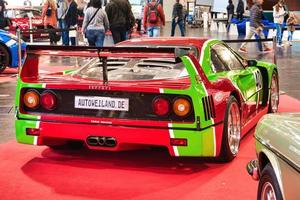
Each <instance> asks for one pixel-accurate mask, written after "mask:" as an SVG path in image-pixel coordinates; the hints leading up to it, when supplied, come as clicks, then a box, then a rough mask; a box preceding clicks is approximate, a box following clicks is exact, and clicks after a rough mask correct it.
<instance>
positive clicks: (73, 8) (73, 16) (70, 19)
mask: <svg viewBox="0 0 300 200" xmlns="http://www.w3.org/2000/svg"><path fill="white" fill-rule="evenodd" d="M77 19H78V9H77V3H76V2H75V1H72V3H71V4H70V7H69V9H68V12H67V14H66V16H65V22H66V24H67V25H68V26H75V25H76V24H77Z"/></svg>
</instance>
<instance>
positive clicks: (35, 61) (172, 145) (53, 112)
mask: <svg viewBox="0 0 300 200" xmlns="http://www.w3.org/2000/svg"><path fill="white" fill-rule="evenodd" d="M53 70H55V72H53ZM16 94H17V95H16V105H15V107H16V123H15V125H16V136H17V140H18V142H20V143H26V144H33V145H47V146H49V147H52V148H56V147H61V146H65V145H68V144H71V146H73V147H74V146H76V147H78V146H80V145H82V144H83V145H85V146H87V147H88V148H90V149H97V150H108V151H121V150H127V149H132V148H140V147H143V146H162V147H166V148H167V149H168V151H169V153H170V155H171V156H192V157H218V158H219V159H220V160H223V161H230V160H232V159H233V158H235V157H236V156H237V154H238V151H239V144H240V140H241V138H242V137H243V136H244V135H245V134H246V133H247V132H248V131H249V130H250V129H251V128H252V127H253V126H255V124H256V123H257V121H258V120H259V119H260V118H261V117H262V116H263V115H264V114H266V113H267V112H276V111H277V108H278V103H279V87H278V72H277V67H276V65H275V64H272V63H266V62H261V61H255V60H246V59H244V58H243V57H242V56H240V55H239V54H238V53H237V52H236V51H234V50H233V49H232V48H230V47H229V46H228V45H227V44H226V43H224V42H222V41H219V40H207V39H199V38H172V39H170V38H155V39H135V40H130V41H126V42H123V43H121V44H119V45H118V46H117V47H103V48H94V47H49V46H28V49H27V58H26V61H25V64H24V66H23V67H22V69H21V72H20V75H19V80H18V84H17V91H16ZM74 144H76V145H74Z"/></svg>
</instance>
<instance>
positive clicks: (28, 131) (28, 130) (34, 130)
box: [26, 128, 40, 136]
mask: <svg viewBox="0 0 300 200" xmlns="http://www.w3.org/2000/svg"><path fill="white" fill-rule="evenodd" d="M26 134H27V135H34V136H39V135H40V129H38V128H26Z"/></svg>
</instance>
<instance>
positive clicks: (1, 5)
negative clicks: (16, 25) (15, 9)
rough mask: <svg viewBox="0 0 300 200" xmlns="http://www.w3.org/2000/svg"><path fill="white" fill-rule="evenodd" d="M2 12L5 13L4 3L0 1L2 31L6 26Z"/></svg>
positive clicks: (2, 0)
mask: <svg viewBox="0 0 300 200" xmlns="http://www.w3.org/2000/svg"><path fill="white" fill-rule="evenodd" d="M4 11H5V1H4V0H0V28H1V29H4V28H5V27H6V26H7V22H6V19H5V17H4Z"/></svg>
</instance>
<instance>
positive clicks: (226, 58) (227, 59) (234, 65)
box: [213, 44, 244, 70]
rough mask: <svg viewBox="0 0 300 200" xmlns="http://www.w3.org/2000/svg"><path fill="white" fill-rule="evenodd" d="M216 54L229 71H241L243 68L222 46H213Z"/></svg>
mask: <svg viewBox="0 0 300 200" xmlns="http://www.w3.org/2000/svg"><path fill="white" fill-rule="evenodd" d="M213 49H214V50H215V51H216V54H217V55H218V56H219V58H220V59H221V61H222V62H223V63H224V64H225V65H226V66H227V67H228V68H229V69H230V70H242V69H244V66H243V65H242V64H241V62H240V60H239V59H238V58H237V57H236V56H235V55H234V54H233V53H232V52H231V51H230V50H229V49H228V48H227V47H226V46H224V45H222V44H216V45H214V46H213Z"/></svg>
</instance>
